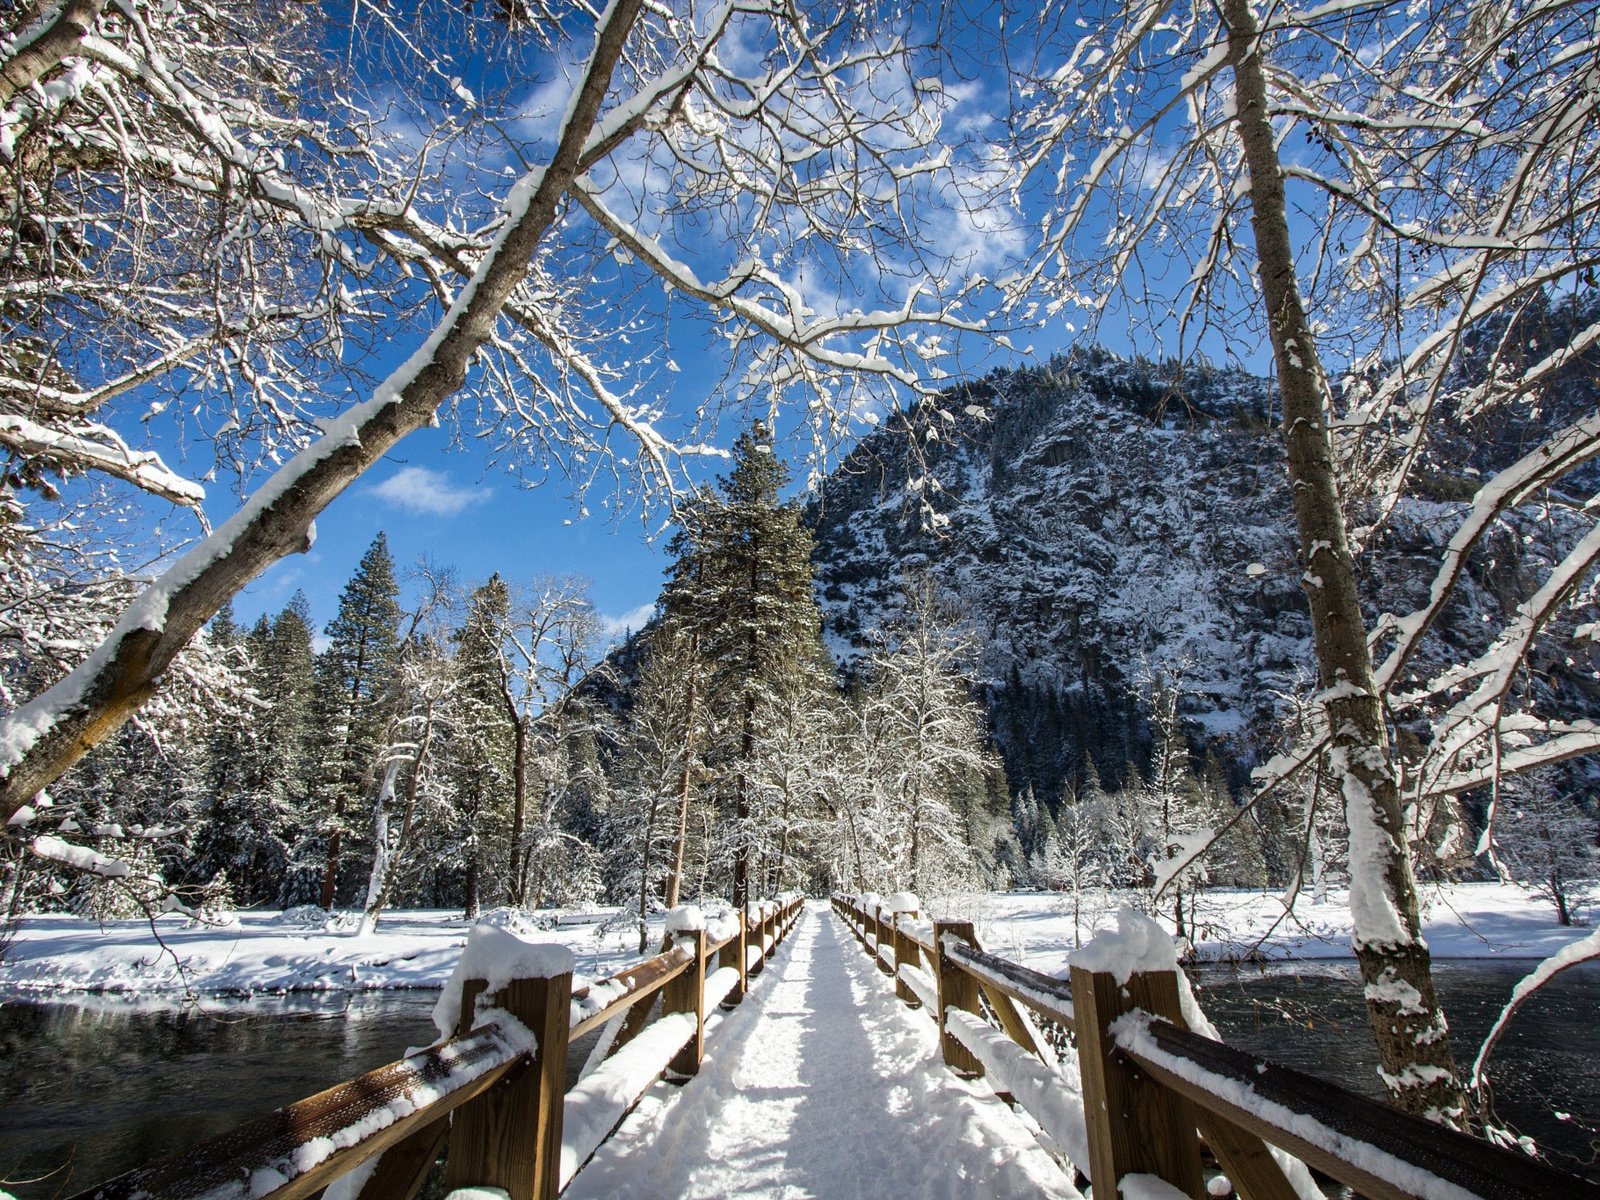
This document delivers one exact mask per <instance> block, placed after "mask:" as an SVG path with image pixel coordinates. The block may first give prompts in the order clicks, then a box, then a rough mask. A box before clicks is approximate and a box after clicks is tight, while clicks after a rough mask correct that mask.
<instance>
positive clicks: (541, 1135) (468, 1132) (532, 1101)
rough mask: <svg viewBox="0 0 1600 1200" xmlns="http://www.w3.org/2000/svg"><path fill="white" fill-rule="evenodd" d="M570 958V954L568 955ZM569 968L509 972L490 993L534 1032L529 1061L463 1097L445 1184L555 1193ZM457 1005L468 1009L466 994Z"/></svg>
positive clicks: (520, 1193)
mask: <svg viewBox="0 0 1600 1200" xmlns="http://www.w3.org/2000/svg"><path fill="white" fill-rule="evenodd" d="M568 961H569V962H570V958H569V960H568ZM571 999H572V972H571V971H570V970H568V971H565V972H562V973H559V974H554V975H551V976H549V977H548V978H543V979H513V980H512V981H511V982H510V983H508V984H506V985H505V987H503V988H501V989H500V992H499V994H498V995H497V996H496V997H495V1001H496V1003H497V1004H498V1006H499V1007H500V1008H502V1009H504V1010H505V1011H506V1012H508V1013H509V1014H510V1015H511V1016H513V1017H515V1018H516V1019H517V1020H518V1021H521V1022H522V1024H523V1025H525V1026H526V1027H527V1028H528V1030H529V1031H530V1032H531V1033H532V1034H533V1036H534V1038H535V1039H537V1043H538V1044H537V1048H536V1049H535V1050H534V1054H533V1061H532V1062H531V1063H528V1064H527V1065H525V1066H523V1067H521V1068H519V1069H518V1070H516V1071H513V1072H511V1073H510V1074H508V1075H507V1076H506V1077H505V1079H504V1080H503V1081H502V1082H501V1083H500V1084H498V1085H497V1086H495V1087H494V1088H492V1089H490V1090H489V1091H487V1092H485V1093H483V1094H482V1095H480V1096H478V1097H476V1098H475V1099H474V1100H473V1101H472V1102H471V1103H470V1104H466V1105H463V1106H462V1107H461V1109H460V1111H459V1112H458V1113H457V1114H456V1117H455V1119H454V1121H453V1122H452V1127H451V1130H450V1156H449V1158H448V1159H447V1160H446V1162H445V1188H446V1190H447V1191H448V1190H450V1189H453V1188H461V1187H491V1188H503V1189H504V1190H505V1191H506V1192H507V1193H509V1194H510V1196H511V1197H512V1200H556V1195H557V1194H558V1192H559V1190H560V1178H559V1177H560V1167H561V1099H562V1096H563V1094H564V1093H565V1092H566V1089H567V1032H568V1030H569V1029H570V1028H571V1025H572V1004H571ZM462 1009H463V1010H464V1011H466V1010H468V1005H467V1003H466V1002H465V1000H463V1003H462Z"/></svg>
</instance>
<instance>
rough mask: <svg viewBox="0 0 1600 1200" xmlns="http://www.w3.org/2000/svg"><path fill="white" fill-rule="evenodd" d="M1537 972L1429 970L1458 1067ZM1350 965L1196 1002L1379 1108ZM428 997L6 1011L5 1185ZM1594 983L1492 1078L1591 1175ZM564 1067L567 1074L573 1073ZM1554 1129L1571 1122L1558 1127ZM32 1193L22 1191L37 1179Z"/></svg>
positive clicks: (1542, 1003)
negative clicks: (1523, 981)
mask: <svg viewBox="0 0 1600 1200" xmlns="http://www.w3.org/2000/svg"><path fill="white" fill-rule="evenodd" d="M1531 966H1532V964H1531V963H1523V962H1517V963H1484V962H1478V961H1473V962H1439V963H1436V964H1435V969H1436V972H1437V978H1438V982H1439V988H1440V991H1441V993H1442V994H1443V997H1444V1002H1445V1006H1446V1009H1447V1011H1448V1012H1449V1014H1450V1019H1451V1022H1452V1028H1453V1030H1454V1033H1455V1036H1456V1046H1457V1054H1458V1056H1459V1057H1460V1058H1461V1059H1462V1060H1463V1063H1464V1065H1465V1063H1467V1062H1470V1061H1471V1058H1472V1057H1473V1055H1474V1054H1475V1053H1476V1050H1477V1045H1478V1042H1479V1041H1480V1040H1481V1038H1482V1036H1483V1034H1484V1032H1485V1031H1486V1030H1487V1029H1488V1027H1489V1024H1490V1023H1491V1022H1492V1021H1493V1019H1494V1017H1495V1015H1496V1014H1497V1013H1498V1012H1499V1010H1500V1006H1501V1005H1502V1004H1503V1003H1504V1002H1505V999H1506V997H1507V996H1508V995H1509V993H1510V991H1511V988H1512V987H1513V986H1514V985H1515V983H1516V982H1517V980H1518V979H1520V978H1521V977H1522V975H1523V974H1524V973H1525V972H1526V971H1527V970H1528V969H1529V967H1531ZM1355 979H1356V975H1355V967H1354V965H1353V964H1343V963H1315V964H1306V963H1301V964H1298V965H1297V966H1295V967H1282V966H1279V967H1271V968H1268V969H1266V970H1265V971H1263V970H1259V969H1257V968H1253V967H1247V968H1241V969H1237V970H1235V969H1233V968H1224V967H1208V968H1204V969H1203V970H1202V972H1201V974H1200V976H1199V978H1198V980H1197V982H1198V985H1199V986H1198V992H1199V995H1200V999H1201V1004H1202V1005H1203V1006H1204V1008H1205V1010H1206V1012H1207V1013H1208V1014H1209V1015H1210V1016H1211V1018H1212V1020H1213V1021H1215V1022H1216V1024H1217V1025H1218V1026H1219V1027H1220V1028H1221V1030H1222V1032H1223V1035H1224V1036H1225V1037H1226V1038H1227V1040H1228V1041H1230V1042H1232V1043H1234V1044H1235V1045H1237V1046H1239V1047H1240V1048H1242V1049H1245V1050H1248V1051H1250V1052H1252V1053H1258V1054H1261V1055H1263V1056H1265V1057H1268V1058H1272V1059H1275V1060H1276V1061H1278V1062H1281V1063H1283V1064H1285V1065H1287V1066H1291V1067H1297V1068H1299V1069H1301V1070H1305V1071H1309V1072H1311V1073H1313V1074H1317V1075H1321V1076H1323V1077H1325V1078H1329V1079H1332V1080H1334V1081H1336V1082H1339V1083H1342V1084H1344V1085H1345V1086H1347V1087H1350V1088H1353V1089H1356V1090H1360V1091H1365V1092H1368V1093H1371V1094H1376V1093H1377V1091H1378V1079H1377V1076H1376V1074H1375V1071H1374V1064H1375V1061H1376V1055H1375V1052H1374V1050H1373V1048H1372V1040H1371V1035H1370V1034H1369V1033H1368V1031H1367V1026H1366V1015H1365V1012H1364V1010H1363V1008H1362V1004H1361V1000H1360V990H1359V987H1358V986H1357V985H1356V983H1355ZM433 1000H434V996H433V993H431V992H390V993H368V994H365V995H357V996H353V997H344V996H340V997H332V998H308V997H285V998H279V999H275V1000H270V1001H261V1000H258V1001H256V1002H253V1003H252V1004H251V1005H250V1006H249V1007H248V1008H245V1007H243V1006H232V1007H229V1006H221V1005H216V1004H209V1005H208V1006H207V1008H206V1010H205V1011H203V1012H202V1011H195V1012H176V1013H175V1012H159V1011H147V1010H140V1009H135V1008H130V1007H127V1006H119V1005H117V1004H116V1003H114V1002H112V1001H109V1000H96V1001H95V1002H93V1003H92V1004H88V1005H81V1004H51V1005H27V1004H11V1003H6V1004H3V1005H0V1187H4V1188H5V1189H6V1190H9V1191H11V1192H13V1193H14V1194H15V1195H16V1196H17V1197H18V1198H19V1200H45V1198H47V1197H56V1196H61V1195H64V1194H67V1193H70V1192H73V1191H77V1190H78V1189H80V1188H84V1187H87V1186H89V1185H90V1184H93V1183H97V1182H99V1181H100V1180H102V1179H105V1178H107V1177H109V1176H111V1175H114V1174H117V1173H119V1172H121V1171H125V1170H128V1169H129V1168H131V1167H135V1166H138V1165H140V1164H141V1163H144V1162H147V1161H149V1160H150V1159H152V1158H155V1157H159V1156H160V1155H163V1154H167V1153H170V1152H172V1151H174V1150H178V1149H181V1148H182V1147H184V1146H186V1145H189V1144H191V1143H192V1142H195V1141H198V1140H200V1139H202V1138H205V1137H208V1136H210V1135H212V1134H215V1133H220V1132H221V1131H223V1130H225V1129H227V1128H229V1127H231V1126H233V1125H236V1124H238V1123H239V1122H240V1121H243V1120H246V1119H247V1118H249V1117H252V1116H258V1115H260V1114H261V1113H262V1112H265V1111H267V1110H269V1109H272V1108H275V1107H277V1106H278V1105H281V1104H285V1103H287V1102H289V1101H291V1100H296V1099H299V1098H301V1097H303V1096H307V1095H310V1094H312V1093H313V1092H316V1091H319V1090H321V1089H322V1088H324V1087H328V1086H330V1085H331V1084H334V1083H337V1082H339V1081H340V1080H343V1079H348V1078H350V1077H351V1076H354V1075H358V1074H360V1073H361V1072H363V1071H366V1070H370V1069H371V1068H373V1067H376V1066H380V1065H382V1064H383V1063H386V1062H390V1061H392V1060H394V1059H396V1058H399V1057H400V1056H401V1055H402V1054H403V1053H404V1052H405V1050H406V1049H407V1048H408V1047H411V1046H416V1045H421V1044H423V1043H425V1042H428V1041H431V1040H432V1038H433V1025H432V1022H431V1020H430V1019H429V1013H430V1011H431V1009H432V1007H433ZM1597 1016H1600V969H1596V968H1594V967H1584V968H1579V969H1578V970H1575V971H1571V972H1568V973H1567V975H1565V976H1563V977H1562V978H1561V979H1560V980H1558V981H1557V982H1556V983H1555V984H1554V985H1553V987H1552V989H1551V990H1550V991H1549V992H1548V993H1546V994H1544V995H1541V996H1539V997H1537V998H1535V999H1534V1000H1532V1001H1531V1002H1530V1003H1529V1004H1528V1005H1527V1006H1525V1007H1524V1009H1523V1011H1522V1013H1521V1014H1520V1015H1519V1016H1518V1018H1517V1019H1516V1022H1515V1023H1514V1024H1513V1025H1512V1027H1511V1031H1510V1033H1508V1034H1507V1035H1506V1037H1505V1038H1504V1039H1503V1040H1502V1042H1501V1044H1500V1047H1499V1049H1498V1051H1497V1052H1496V1055H1495V1058H1494V1059H1493V1061H1492V1063H1491V1077H1492V1079H1493V1080H1494V1083H1495V1089H1494V1103H1495V1111H1496V1113H1497V1115H1498V1117H1499V1118H1500V1120H1501V1122H1502V1123H1504V1124H1507V1125H1509V1126H1512V1127H1514V1128H1515V1129H1516V1130H1517V1131H1518V1132H1520V1133H1525V1134H1528V1135H1530V1136H1532V1137H1534V1138H1535V1139H1536V1140H1537V1141H1538V1143H1539V1145H1540V1146H1541V1147H1543V1148H1544V1149H1545V1150H1546V1151H1547V1152H1548V1153H1550V1154H1551V1155H1552V1157H1553V1158H1554V1159H1555V1161H1557V1162H1558V1163H1560V1164H1561V1165H1563V1166H1565V1167H1566V1168H1567V1169H1569V1170H1574V1171H1577V1172H1578V1173H1581V1174H1587V1175H1590V1176H1591V1177H1595V1178H1600V1171H1597V1170H1596V1167H1595V1163H1596V1155H1597V1148H1600V1133H1597V1132H1596V1131H1595V1127H1596V1126H1597V1125H1600V1072H1597V1071H1596V1070H1595V1063H1596V1062H1597V1061H1600V1020H1597V1019H1596V1018H1597ZM582 1057H583V1056H582V1051H581V1049H578V1050H577V1052H576V1053H575V1055H574V1058H575V1062H574V1063H573V1065H574V1067H576V1066H577V1065H578V1063H581V1061H582ZM1557 1114H1565V1119H1563V1117H1561V1116H1558V1115H1557ZM30 1181H31V1182H30Z"/></svg>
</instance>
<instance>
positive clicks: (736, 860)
mask: <svg viewBox="0 0 1600 1200" xmlns="http://www.w3.org/2000/svg"><path fill="white" fill-rule="evenodd" d="M788 478H789V475H788V469H787V467H785V466H784V464H783V462H782V461H781V460H780V459H779V458H778V456H777V454H776V453H775V452H774V447H773V440H772V434H771V431H770V430H769V429H768V428H767V427H766V426H765V425H763V424H762V423H761V422H759V421H758V422H756V423H755V424H754V425H752V427H751V428H750V430H749V431H748V432H746V433H744V434H743V435H741V436H740V438H739V440H738V442H737V444H736V445H735V447H734V465H733V469H732V471H730V472H729V473H728V474H727V475H725V476H723V477H722V478H721V479H720V480H719V481H718V484H717V489H716V491H715V492H713V493H707V494H705V495H702V496H701V497H700V498H699V499H698V500H697V501H696V502H695V504H694V505H693V506H692V509H691V511H690V513H689V515H688V516H687V517H686V518H685V521H684V525H683V528H682V531H681V532H680V534H679V535H678V536H677V537H676V538H675V539H674V541H673V544H672V547H671V548H672V550H673V553H674V555H675V561H674V563H673V565H672V567H671V568H669V571H670V575H669V580H668V584H667V588H666V591H665V593H664V595H663V597H662V601H663V608H664V611H665V621H666V624H668V625H669V626H673V627H675V628H678V629H681V630H682V631H683V634H684V635H685V636H686V637H687V639H688V641H689V644H690V647H691V651H692V653H693V654H694V655H695V657H696V658H697V659H698V660H699V661H701V662H702V663H704V664H705V672H706V679H705V684H704V700H703V702H701V701H699V700H698V698H697V699H696V700H695V702H692V703H691V704H690V706H689V708H690V727H689V730H688V731H687V732H688V734H689V740H690V742H691V743H699V742H700V741H702V739H703V741H704V745H703V746H697V749H698V750H699V752H700V753H701V755H702V759H703V761H705V762H706V763H707V765H708V766H709V767H710V769H711V770H712V772H713V773H714V775H715V776H716V785H717V790H718V792H719V800H720V801H721V804H722V808H723V810H724V815H727V813H728V812H729V811H731V815H732V818H733V819H732V821H731V823H730V822H727V821H723V822H722V823H721V828H720V830H719V832H720V834H721V837H722V840H723V843H724V845H725V846H726V848H727V849H728V851H729V852H730V857H731V861H732V865H733V871H732V874H733V878H732V890H733V897H734V900H735V902H736V903H741V904H742V903H745V902H746V901H747V900H748V899H749V898H750V886H751V880H752V873H753V870H754V867H755V864H756V862H757V861H758V857H759V854H760V852H761V849H762V841H761V835H760V832H759V831H758V830H757V829H756V828H755V827H754V824H753V822H754V816H755V808H756V804H757V795H756V792H757V786H758V785H757V780H756V777H755V763H756V759H757V754H758V743H759V741H760V738H761V737H762V736H763V734H764V732H765V728H764V726H765V724H766V723H767V722H768V721H769V720H770V719H771V717H772V715H773V714H774V713H775V712H776V711H777V709H778V700H777V692H778V689H779V685H780V684H781V682H782V681H784V680H785V679H787V678H788V677H790V676H791V675H793V674H795V673H796V672H797V671H799V670H800V669H801V664H802V663H803V662H804V661H806V660H812V661H816V660H818V659H819V658H820V656H821V654H822V653H823V652H822V651H821V649H820V639H821V615H820V613H819V611H818V609H817V603H816V598H815V595H814V591H813V584H812V568H811V549H812V541H811V535H810V533H809V532H808V531H807V530H806V529H805V527H804V526H803V525H802V524H801V522H800V510H799V507H798V506H797V505H795V504H792V503H784V502H783V501H781V500H780V493H781V492H782V490H783V488H784V486H785V485H786V484H787V482H788ZM702 703H703V706H704V709H705V712H704V713H703V714H702V713H700V711H699V709H700V707H701V704H702ZM712 733H715V734H716V735H717V736H716V737H715V738H714V739H713V738H712V737H711V736H708V735H710V734H712ZM687 799H688V796H687V792H686V791H685V792H684V793H683V794H681V795H680V820H686V818H687V808H686V804H687ZM669 887H670V884H669Z"/></svg>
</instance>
